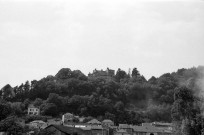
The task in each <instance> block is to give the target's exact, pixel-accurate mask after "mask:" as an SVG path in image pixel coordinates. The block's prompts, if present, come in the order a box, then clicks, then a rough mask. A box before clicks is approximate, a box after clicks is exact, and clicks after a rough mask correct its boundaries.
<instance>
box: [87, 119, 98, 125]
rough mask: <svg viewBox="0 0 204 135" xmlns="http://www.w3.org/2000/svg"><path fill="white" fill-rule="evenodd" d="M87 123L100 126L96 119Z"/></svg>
mask: <svg viewBox="0 0 204 135" xmlns="http://www.w3.org/2000/svg"><path fill="white" fill-rule="evenodd" d="M87 123H89V124H101V122H100V121H98V120H97V119H92V120H90V121H89V122H87Z"/></svg>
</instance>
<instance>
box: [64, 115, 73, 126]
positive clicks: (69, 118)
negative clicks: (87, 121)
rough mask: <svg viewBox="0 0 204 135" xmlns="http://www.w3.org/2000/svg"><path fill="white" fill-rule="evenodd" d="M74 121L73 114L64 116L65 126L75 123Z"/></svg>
mask: <svg viewBox="0 0 204 135" xmlns="http://www.w3.org/2000/svg"><path fill="white" fill-rule="evenodd" d="M73 120H74V115H73V114H71V113H66V114H64V115H62V123H63V124H67V123H69V122H73Z"/></svg>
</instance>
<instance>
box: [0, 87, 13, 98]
mask: <svg viewBox="0 0 204 135" xmlns="http://www.w3.org/2000/svg"><path fill="white" fill-rule="evenodd" d="M1 91H2V97H3V99H5V100H9V99H11V98H13V97H15V93H14V91H13V88H12V87H11V85H10V84H7V85H5V86H4V87H3V88H2V89H1Z"/></svg>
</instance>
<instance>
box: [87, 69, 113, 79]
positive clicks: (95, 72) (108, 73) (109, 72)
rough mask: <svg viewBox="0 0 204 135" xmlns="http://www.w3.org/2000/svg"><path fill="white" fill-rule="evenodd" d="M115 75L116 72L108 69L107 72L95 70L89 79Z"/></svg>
mask: <svg viewBox="0 0 204 135" xmlns="http://www.w3.org/2000/svg"><path fill="white" fill-rule="evenodd" d="M114 75H115V70H112V69H109V68H107V69H106V70H105V71H104V70H102V69H101V70H97V69H95V70H93V73H89V74H88V76H89V77H92V76H93V77H96V76H111V77H112V76H114Z"/></svg>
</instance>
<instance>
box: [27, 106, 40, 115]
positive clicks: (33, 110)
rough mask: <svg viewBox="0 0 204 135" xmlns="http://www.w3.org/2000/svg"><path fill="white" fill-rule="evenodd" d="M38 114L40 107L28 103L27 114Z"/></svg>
mask: <svg viewBox="0 0 204 135" xmlns="http://www.w3.org/2000/svg"><path fill="white" fill-rule="evenodd" d="M39 114H40V109H39V108H37V107H35V106H34V105H32V104H31V105H29V106H28V115H39Z"/></svg>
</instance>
